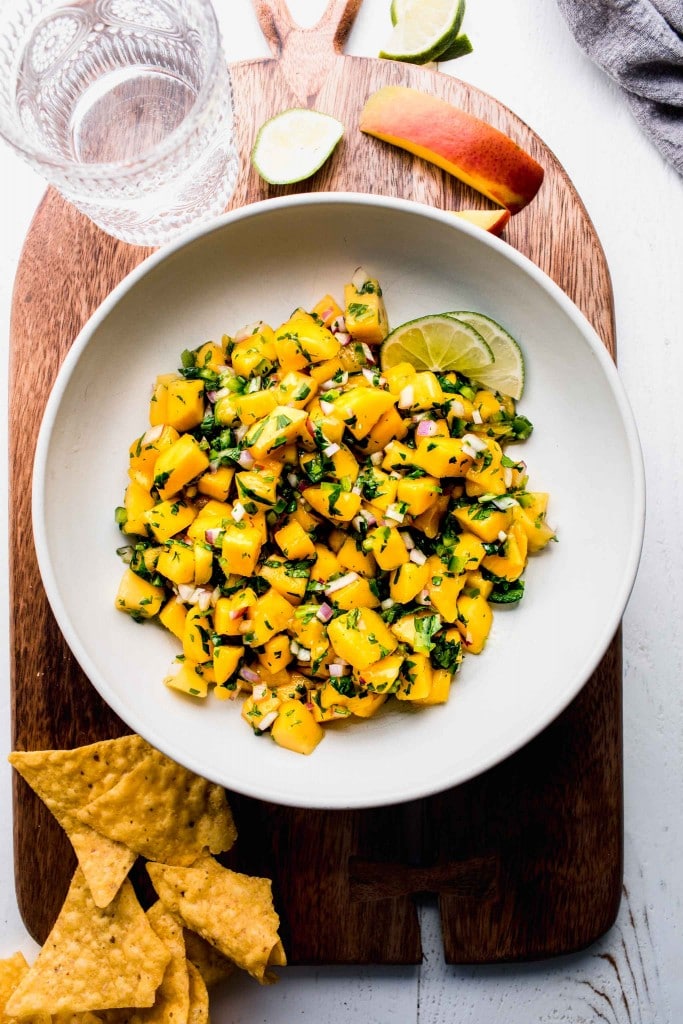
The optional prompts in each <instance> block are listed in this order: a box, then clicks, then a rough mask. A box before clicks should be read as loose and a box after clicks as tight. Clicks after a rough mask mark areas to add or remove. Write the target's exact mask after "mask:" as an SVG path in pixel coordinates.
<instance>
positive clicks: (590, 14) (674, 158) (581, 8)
mask: <svg viewBox="0 0 683 1024" xmlns="http://www.w3.org/2000/svg"><path fill="white" fill-rule="evenodd" d="M558 3H559V6H560V10H561V11H562V13H563V15H564V17H565V19H566V20H567V22H568V24H569V27H570V29H571V30H572V32H573V33H574V36H575V37H576V41H577V42H578V44H579V46H581V48H582V49H583V50H585V52H586V53H587V54H588V56H589V57H590V58H591V59H592V60H594V61H595V63H596V64H599V65H600V67H601V68H602V69H603V70H604V71H606V72H607V74H608V75H610V76H611V77H612V78H613V79H614V80H615V81H616V82H618V84H619V85H620V86H621V87H622V89H624V90H625V92H626V96H627V98H628V101H629V103H630V106H631V108H632V110H633V113H634V115H635V117H636V119H637V120H638V122H639V123H640V125H641V127H642V128H643V129H644V130H645V131H646V132H647V133H648V134H649V135H650V136H651V137H652V139H653V140H654V142H655V144H656V145H657V146H658V147H659V149H660V150H661V152H662V153H663V155H664V156H665V157H666V159H667V160H668V161H669V162H670V163H672V164H673V166H674V167H675V168H676V170H677V171H678V173H679V174H683V0H558Z"/></svg>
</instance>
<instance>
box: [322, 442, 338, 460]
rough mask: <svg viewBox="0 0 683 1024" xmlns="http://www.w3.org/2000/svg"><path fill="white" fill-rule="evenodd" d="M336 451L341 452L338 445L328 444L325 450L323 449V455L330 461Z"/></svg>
mask: <svg viewBox="0 0 683 1024" xmlns="http://www.w3.org/2000/svg"><path fill="white" fill-rule="evenodd" d="M338 451H341V449H340V447H339V445H338V444H335V443H332V444H328V446H327V448H323V455H327V457H328V459H331V458H332V456H333V455H336V454H337V452H338Z"/></svg>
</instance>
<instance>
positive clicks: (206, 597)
mask: <svg viewBox="0 0 683 1024" xmlns="http://www.w3.org/2000/svg"><path fill="white" fill-rule="evenodd" d="M211 593H212V592H211V591H210V590H207V589H206V588H201V589H200V590H199V592H198V594H197V607H198V608H199V610H200V612H208V610H209V608H210V607H211Z"/></svg>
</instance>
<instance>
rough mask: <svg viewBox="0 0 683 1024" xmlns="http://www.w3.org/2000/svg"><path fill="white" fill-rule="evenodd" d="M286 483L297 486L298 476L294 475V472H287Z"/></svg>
mask: <svg viewBox="0 0 683 1024" xmlns="http://www.w3.org/2000/svg"><path fill="white" fill-rule="evenodd" d="M287 483H288V484H289V486H290V487H297V486H298V484H299V477H298V476H297V475H296V473H288V474H287Z"/></svg>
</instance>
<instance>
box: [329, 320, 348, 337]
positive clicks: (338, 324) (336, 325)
mask: <svg viewBox="0 0 683 1024" xmlns="http://www.w3.org/2000/svg"><path fill="white" fill-rule="evenodd" d="M330 330H331V331H332V333H333V334H339V333H340V331H346V320H345V319H344V317H343V316H341V315H340V316H337V317H335V318H334V320H333V321H332V323H331V324H330Z"/></svg>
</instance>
